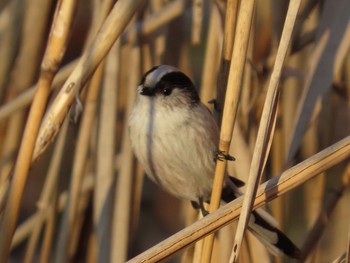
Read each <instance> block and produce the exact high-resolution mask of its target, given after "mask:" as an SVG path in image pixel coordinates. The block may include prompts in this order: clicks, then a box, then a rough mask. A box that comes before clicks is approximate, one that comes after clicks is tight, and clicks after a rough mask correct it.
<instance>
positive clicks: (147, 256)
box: [128, 136, 350, 263]
mask: <svg viewBox="0 0 350 263" xmlns="http://www.w3.org/2000/svg"><path fill="white" fill-rule="evenodd" d="M349 157H350V136H348V137H346V138H344V139H342V140H341V141H339V142H337V143H335V144H333V145H331V146H329V147H327V148H326V149H324V150H323V151H321V152H319V153H317V154H315V155H313V156H312V157H310V158H308V159H306V160H305V161H303V162H301V163H299V164H297V165H295V166H293V167H291V168H289V169H288V170H286V171H284V172H283V173H282V174H281V175H280V176H275V177H273V178H272V179H271V180H269V181H267V182H265V183H263V184H261V185H260V186H259V188H258V192H257V195H256V198H255V202H254V209H256V208H258V207H261V206H262V205H264V204H266V203H267V202H270V201H272V200H273V199H275V198H277V197H279V196H281V195H283V194H285V193H287V192H289V191H291V190H293V189H295V188H296V187H298V186H300V185H302V184H303V183H305V182H306V181H307V180H309V179H311V178H313V177H315V176H316V175H318V174H319V173H322V172H323V171H325V170H327V169H329V168H331V167H333V166H335V165H336V164H338V163H340V162H342V161H343V160H345V159H346V158H349ZM242 202H243V196H241V197H239V198H237V199H235V200H234V201H232V202H230V203H229V204H227V205H225V206H223V207H221V208H219V209H218V210H217V211H215V212H213V213H210V214H209V215H208V216H206V217H204V218H203V219H201V220H199V221H197V222H195V223H194V224H192V225H191V226H189V227H187V228H185V229H183V230H181V231H179V232H178V233H176V234H174V235H173V236H171V237H169V238H168V239H166V240H164V241H162V242H160V243H158V244H157V245H156V246H154V247H152V248H150V249H149V250H147V251H145V252H143V253H141V254H140V255H138V256H137V257H135V258H133V259H131V260H129V261H128V262H129V263H134V262H135V263H136V262H157V261H160V260H162V259H164V258H166V257H168V256H169V255H171V254H173V253H175V252H176V251H178V250H180V249H182V248H184V247H186V246H188V245H190V244H192V243H193V242H196V241H198V240H199V239H201V238H203V237H204V236H206V235H208V234H210V233H212V232H214V231H217V230H218V229H220V228H222V227H223V226H224V225H226V224H228V223H229V222H231V221H233V220H235V219H237V218H238V217H239V215H240V212H241V208H242Z"/></svg>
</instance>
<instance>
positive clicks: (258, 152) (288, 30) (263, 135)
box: [230, 1, 301, 262]
mask: <svg viewBox="0 0 350 263" xmlns="http://www.w3.org/2000/svg"><path fill="white" fill-rule="evenodd" d="M300 2H301V1H294V2H290V4H289V7H288V11H287V16H286V21H285V24H284V27H283V32H282V36H281V40H280V43H279V47H278V50H277V55H276V60H275V64H274V68H273V71H272V74H271V78H270V82H269V86H268V90H267V94H266V100H265V104H264V109H263V112H262V116H261V121H260V125H259V130H258V135H257V141H256V144H255V148H254V153H253V158H252V163H251V166H250V171H249V178H248V183H247V190H246V192H245V195H244V201H243V205H242V214H241V216H240V218H239V221H238V227H237V231H236V235H235V240H234V243H233V249H232V254H231V259H230V262H236V260H237V257H238V254H239V249H240V246H241V242H242V239H243V235H244V231H245V229H246V227H247V224H248V220H249V216H250V213H251V211H252V210H251V209H252V206H253V202H254V199H255V194H256V192H257V188H258V185H259V183H260V179H261V176H262V173H263V170H264V166H265V164H266V160H267V157H268V153H269V148H270V144H271V140H272V137H273V133H274V126H275V122H276V111H277V101H278V94H279V86H278V84H279V80H280V77H281V73H282V66H283V63H284V61H285V58H286V56H287V52H288V46H289V43H290V40H291V36H292V31H293V27H294V23H295V20H296V17H297V14H298V10H299V6H300Z"/></svg>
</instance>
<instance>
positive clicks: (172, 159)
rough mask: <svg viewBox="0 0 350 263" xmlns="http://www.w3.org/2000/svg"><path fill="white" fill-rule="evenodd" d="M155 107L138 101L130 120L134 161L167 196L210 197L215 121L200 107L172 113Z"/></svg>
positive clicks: (152, 102)
mask: <svg viewBox="0 0 350 263" xmlns="http://www.w3.org/2000/svg"><path fill="white" fill-rule="evenodd" d="M156 103H160V102H159V101H157V100H152V98H149V97H139V98H138V101H137V102H136V103H135V106H134V108H133V111H132V114H131V116H130V120H129V126H130V138H131V141H132V147H133V149H134V152H135V154H136V156H137V158H138V159H139V161H140V162H141V163H142V165H143V167H144V168H145V171H146V173H147V174H148V175H149V177H150V178H151V179H152V180H153V181H154V182H156V183H157V184H159V185H160V186H161V187H163V188H164V189H165V190H167V191H168V192H170V193H172V194H174V195H176V196H178V197H182V198H186V199H191V200H194V201H197V200H198V197H204V198H207V197H209V195H210V192H211V187H212V177H213V173H214V165H215V163H214V161H213V158H214V151H215V150H216V147H217V140H218V131H217V127H216V124H215V122H214V120H213V119H212V117H211V116H210V113H209V112H208V111H207V109H206V108H205V107H204V106H203V105H201V104H199V105H198V106H196V107H194V108H192V109H190V108H188V107H183V108H176V109H173V108H166V107H161V105H156ZM156 109H157V110H156ZM159 109H161V110H159ZM208 122H209V123H208ZM213 122H214V123H213ZM208 125H209V126H208ZM208 127H209V128H208Z"/></svg>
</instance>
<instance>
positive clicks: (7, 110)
mask: <svg viewBox="0 0 350 263" xmlns="http://www.w3.org/2000/svg"><path fill="white" fill-rule="evenodd" d="M76 64H77V61H76V60H75V61H73V62H71V63H69V64H67V65H65V66H64V67H62V68H61V69H60V70H59V71H58V72H57V74H56V75H55V77H54V79H53V82H52V88H53V89H57V88H58V87H59V86H61V85H62V84H63V82H64V81H66V79H67V78H68V76H69V74H70V73H71V72H72V70H73V68H74V67H75V66H76ZM34 95H35V86H32V87H30V88H28V89H27V90H26V91H24V92H22V93H21V94H19V95H18V96H17V97H16V98H13V99H12V100H11V101H9V102H7V103H6V104H5V105H2V106H1V107H0V122H1V121H3V120H4V119H5V118H8V117H9V116H11V114H13V113H14V112H16V111H18V110H22V109H24V108H25V107H28V106H29V105H30V103H31V102H32V101H33V98H34Z"/></svg>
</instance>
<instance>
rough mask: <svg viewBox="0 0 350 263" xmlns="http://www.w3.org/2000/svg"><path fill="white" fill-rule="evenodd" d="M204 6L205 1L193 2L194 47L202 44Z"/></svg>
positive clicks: (192, 37) (192, 38)
mask: <svg viewBox="0 0 350 263" xmlns="http://www.w3.org/2000/svg"><path fill="white" fill-rule="evenodd" d="M203 5H204V3H203V0H192V35H191V41H192V45H198V44H200V42H201V34H202V23H203V8H204V7H203Z"/></svg>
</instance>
